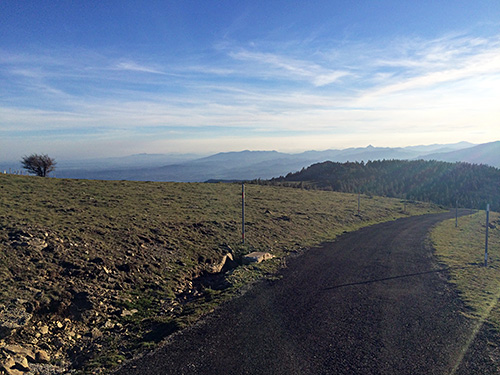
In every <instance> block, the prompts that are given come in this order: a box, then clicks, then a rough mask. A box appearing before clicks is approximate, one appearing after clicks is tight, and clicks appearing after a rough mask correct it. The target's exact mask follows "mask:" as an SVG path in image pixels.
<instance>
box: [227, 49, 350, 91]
mask: <svg viewBox="0 0 500 375" xmlns="http://www.w3.org/2000/svg"><path fill="white" fill-rule="evenodd" d="M229 56H231V57H232V58H234V59H237V60H242V61H248V62H252V63H257V64H259V65H261V66H260V67H259V68H258V69H257V71H258V72H259V74H261V75H264V76H268V75H269V72H270V70H269V69H271V70H274V72H273V73H274V76H275V77H276V76H279V77H284V78H287V79H288V80H290V81H294V80H307V81H310V82H311V83H312V84H313V85H315V86H325V85H329V84H331V83H334V82H336V81H337V80H339V79H340V78H342V77H345V76H347V75H350V73H349V72H348V71H346V70H337V69H329V68H325V67H323V66H321V65H319V64H317V63H314V62H310V61H306V60H298V59H294V58H291V57H286V56H282V55H276V54H273V53H267V52H253V51H248V50H240V51H238V52H230V53H229Z"/></svg>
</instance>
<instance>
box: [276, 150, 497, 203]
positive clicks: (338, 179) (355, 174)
mask: <svg viewBox="0 0 500 375" xmlns="http://www.w3.org/2000/svg"><path fill="white" fill-rule="evenodd" d="M268 183H269V184H280V185H283V184H287V185H290V186H299V187H302V188H307V189H323V190H333V191H339V192H346V193H361V194H368V195H380V196H387V197H394V198H401V199H406V200H418V201H427V202H433V203H436V204H440V205H443V206H447V207H453V206H455V202H456V201H457V200H458V204H459V206H461V207H468V208H476V209H484V208H485V207H486V204H487V203H490V204H491V207H492V209H493V210H500V169H497V168H494V167H489V166H486V165H476V164H469V163H462V162H458V163H447V162H440V161H424V160H411V161H410V160H378V161H369V162H367V163H364V162H347V163H335V162H331V161H327V162H323V163H317V164H313V165H311V166H310V167H308V168H303V169H302V170H301V171H299V172H296V173H289V174H287V175H286V176H285V177H283V176H281V177H279V178H274V179H272V180H269V181H268Z"/></svg>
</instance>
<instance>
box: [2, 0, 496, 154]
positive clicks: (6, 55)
mask: <svg viewBox="0 0 500 375" xmlns="http://www.w3.org/2000/svg"><path fill="white" fill-rule="evenodd" d="M0 82H1V84H0V160H18V159H19V158H20V157H21V156H23V155H25V154H28V153H32V152H39V153H48V154H49V155H51V156H55V157H56V158H62V159H71V158H87V157H88V158H90V157H101V156H120V155H129V154H133V153H142V152H147V153H172V152H174V153H192V152H196V153H207V154H208V153H215V152H219V151H238V150H244V149H250V150H279V151H286V152H299V151H303V150H309V149H316V150H323V149H329V148H347V147H363V146H367V145H369V144H372V145H374V146H390V147H395V146H408V145H418V144H432V143H451V142H459V141H469V142H473V143H485V142H490V141H494V140H499V139H500V120H499V119H500V105H499V103H500V2H499V1H498V0H491V1H463V0H454V1H451V0H450V1H440V0H432V1H430V0H429V1H428V0H418V1H416V0H415V1H409V0H408V1H404V0H398V1H395V0H379V1H375V0H370V1H368V0H365V1H355V0H350V1H333V0H332V1H308V2H303V1H269V0H267V1H251V2H250V1H248V2H245V1H215V0H213V1H202V0H199V1H189V0H187V1H186V0H183V1H180V0H179V1H143V2H137V1H127V0H117V1H114V0H108V1H106V0H103V1H88V0H87V1H76V0H75V1H62V0H51V1H45V0H33V1H23V0H1V1H0Z"/></svg>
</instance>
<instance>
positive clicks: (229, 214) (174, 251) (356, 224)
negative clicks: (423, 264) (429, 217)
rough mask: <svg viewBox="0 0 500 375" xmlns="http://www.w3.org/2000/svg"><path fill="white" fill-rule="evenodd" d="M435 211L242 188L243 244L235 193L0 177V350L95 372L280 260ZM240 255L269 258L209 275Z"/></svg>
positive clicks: (269, 272) (233, 187)
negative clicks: (36, 352)
mask: <svg viewBox="0 0 500 375" xmlns="http://www.w3.org/2000/svg"><path fill="white" fill-rule="evenodd" d="M405 207H406V210H405V209H404V208H405ZM437 210H439V209H438V208H437V207H435V206H432V205H429V204H423V203H416V202H413V203H406V204H405V203H404V202H402V201H400V200H397V199H387V198H380V197H367V196H361V211H360V214H359V215H358V211H357V196H356V195H351V194H341V193H335V192H325V191H305V190H301V189H294V188H285V187H271V186H259V185H247V186H246V244H245V245H243V244H242V243H241V186H240V185H238V184H186V183H157V182H126V181H90V180H63V179H48V178H37V177H27V176H12V175H0V285H1V286H0V315H1V314H4V315H5V314H6V311H7V312H8V311H13V310H15V311H18V310H19V309H21V310H22V309H24V310H26V311H25V312H26V314H27V315H26V316H29V318H27V322H26V324H24V325H22V327H19V328H18V329H16V330H14V331H12V332H11V334H10V336H9V335H6V334H5V333H4V334H3V336H4V337H0V347H1V344H2V340H3V341H5V342H15V343H18V344H21V345H29V346H31V347H35V348H36V347H43V348H45V350H47V351H48V352H49V353H50V354H51V358H52V363H55V364H58V365H61V366H64V365H65V366H68V367H73V368H78V369H80V370H81V371H83V372H88V373H93V372H97V373H98V372H102V371H104V372H106V371H107V370H106V369H109V368H112V367H113V366H114V365H116V364H118V363H120V362H122V361H124V360H127V359H128V358H131V357H132V356H133V355H134V354H136V353H138V352H140V351H142V350H144V349H145V348H146V349H147V348H151V347H154V346H155V345H156V344H157V343H158V342H159V341H161V340H162V339H163V338H164V337H166V336H167V335H168V334H170V333H172V332H174V331H175V330H177V329H179V328H182V327H184V326H186V325H188V324H191V323H192V322H194V321H195V320H196V319H198V318H199V317H200V316H201V315H203V314H205V313H207V312H209V311H211V310H213V308H214V307H215V306H217V305H218V304H219V303H221V302H222V301H224V300H227V299H228V298H231V297H232V296H234V295H237V294H238V293H241V291H242V290H243V289H244V287H245V286H246V285H249V284H251V283H252V282H253V281H255V280H257V279H260V278H266V277H274V276H273V274H274V272H275V271H276V269H277V268H278V267H280V266H282V265H283V264H284V257H286V256H287V255H288V254H291V253H296V252H300V251H303V250H304V249H305V248H306V247H308V246H313V245H316V244H319V243H321V242H323V241H328V240H333V239H334V238H335V237H336V236H337V235H339V234H341V233H343V232H344V231H352V230H356V229H358V228H360V227H363V226H367V225H370V224H374V223H378V222H382V221H387V220H393V219H396V218H399V217H404V216H408V215H418V214H424V213H428V212H435V211H437ZM251 251H266V252H270V253H272V254H273V255H274V256H275V259H273V260H272V261H269V262H265V263H262V264H259V265H249V266H240V267H237V268H236V269H234V270H232V271H229V272H227V273H225V274H215V275H214V274H210V270H212V269H213V266H214V265H216V264H217V263H218V262H220V260H221V258H222V257H223V255H224V254H226V253H228V252H232V253H233V255H234V256H235V257H236V258H237V259H238V258H239V257H240V256H241V255H243V254H246V253H248V252H251ZM16 309H17V310H16ZM45 328H47V329H45ZM40 332H42V333H40Z"/></svg>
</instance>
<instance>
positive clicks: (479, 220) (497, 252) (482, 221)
mask: <svg viewBox="0 0 500 375" xmlns="http://www.w3.org/2000/svg"><path fill="white" fill-rule="evenodd" d="M485 237H486V213H485V212H484V211H481V212H477V213H475V214H474V215H470V216H465V217H462V218H459V222H458V227H455V220H454V219H453V220H448V221H445V222H443V223H441V224H439V225H438V226H437V227H436V228H435V229H434V230H433V231H432V233H431V240H432V242H433V245H434V247H435V248H436V254H437V257H438V259H439V261H440V262H442V263H444V264H446V265H447V266H449V267H450V278H451V280H450V281H451V282H452V283H454V284H455V285H456V287H457V289H458V291H459V293H460V295H461V297H462V299H463V300H464V302H465V303H466V305H467V307H468V313H467V314H468V315H469V316H471V317H473V318H475V319H478V320H479V322H483V321H486V322H489V323H491V324H492V325H493V326H494V327H495V328H496V329H497V330H500V306H499V303H498V301H499V298H500V215H499V214H498V213H496V212H491V213H490V228H489V241H488V244H489V246H488V254H489V259H488V267H484V249H485Z"/></svg>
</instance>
